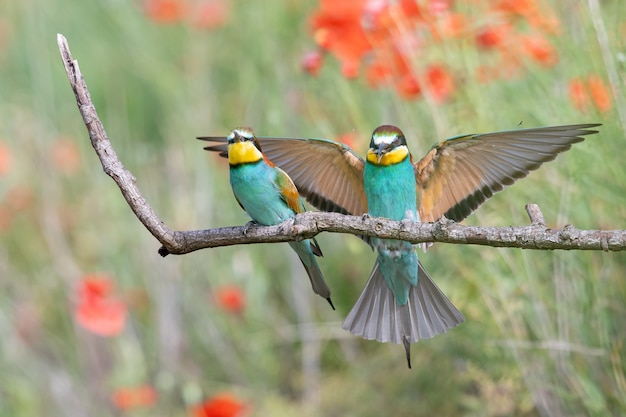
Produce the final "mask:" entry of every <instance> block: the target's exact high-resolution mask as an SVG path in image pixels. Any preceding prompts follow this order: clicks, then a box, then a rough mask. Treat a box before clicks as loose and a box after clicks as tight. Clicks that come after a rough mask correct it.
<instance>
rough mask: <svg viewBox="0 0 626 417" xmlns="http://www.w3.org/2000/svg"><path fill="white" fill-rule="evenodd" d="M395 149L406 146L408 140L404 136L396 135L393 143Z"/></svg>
mask: <svg viewBox="0 0 626 417" xmlns="http://www.w3.org/2000/svg"><path fill="white" fill-rule="evenodd" d="M392 145H393V147H394V148H395V147H396V146H401V145H406V139H405V138H404V135H400V134H399V135H396V136H395V137H394V138H393V143H392Z"/></svg>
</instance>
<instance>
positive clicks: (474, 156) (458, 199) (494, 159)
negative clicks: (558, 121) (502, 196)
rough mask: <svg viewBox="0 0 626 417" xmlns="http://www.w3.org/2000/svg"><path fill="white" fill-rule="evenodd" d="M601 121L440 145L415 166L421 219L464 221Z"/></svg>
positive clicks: (462, 138)
mask: <svg viewBox="0 0 626 417" xmlns="http://www.w3.org/2000/svg"><path fill="white" fill-rule="evenodd" d="M595 126H599V125H597V124H580V125H567V126H550V127H541V128H533V129H521V130H511V131H503V132H495V133H486V134H478V135H464V136H458V137H455V138H451V139H448V140H446V141H443V142H440V143H438V144H436V145H435V146H434V147H433V148H432V149H431V150H430V151H429V152H428V153H427V154H426V156H425V157H424V158H422V159H421V160H420V161H418V162H416V163H415V164H414V166H415V176H416V180H417V188H418V189H417V192H418V199H419V210H420V219H421V220H422V221H425V222H432V221H435V220H437V219H439V218H440V217H441V216H442V215H444V214H445V216H446V217H448V218H450V219H452V220H455V221H461V220H463V219H464V218H466V217H467V216H469V215H470V214H471V213H472V212H473V211H474V210H476V208H478V206H480V205H481V204H482V203H483V202H484V201H485V200H487V199H488V198H489V197H491V196H492V195H493V194H494V193H496V192H498V191H501V190H502V189H503V188H504V187H506V186H508V185H511V184H513V183H514V182H515V181H516V180H517V179H519V178H523V177H525V176H526V175H528V173H529V172H530V171H532V170H535V169H537V168H539V167H540V166H541V164H543V163H544V162H548V161H551V160H553V159H554V158H556V156H557V155H558V154H559V153H561V152H564V151H566V150H568V149H569V148H570V147H571V146H572V144H574V143H576V142H581V141H582V140H583V139H584V138H583V136H584V135H589V134H592V133H597V131H595V130H588V129H589V128H593V127H595Z"/></svg>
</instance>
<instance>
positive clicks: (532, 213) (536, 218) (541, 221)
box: [525, 203, 546, 227]
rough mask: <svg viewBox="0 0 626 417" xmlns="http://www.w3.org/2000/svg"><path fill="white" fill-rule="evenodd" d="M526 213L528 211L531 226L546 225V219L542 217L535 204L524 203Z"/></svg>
mask: <svg viewBox="0 0 626 417" xmlns="http://www.w3.org/2000/svg"><path fill="white" fill-rule="evenodd" d="M525 208H526V213H528V217H529V218H530V224H532V225H533V226H544V227H545V225H546V220H545V218H544V217H543V213H542V212H541V209H540V208H539V206H538V205H537V204H533V203H529V204H526V207H525Z"/></svg>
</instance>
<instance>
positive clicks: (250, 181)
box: [230, 160, 294, 225]
mask: <svg viewBox="0 0 626 417" xmlns="http://www.w3.org/2000/svg"><path fill="white" fill-rule="evenodd" d="M230 185H231V187H232V189H233V193H234V194H235V197H237V200H239V202H240V203H241V205H242V206H243V208H244V210H246V213H248V215H249V216H250V217H252V220H254V221H255V222H257V223H259V224H262V225H273V224H278V223H280V222H283V221H285V220H287V219H288V218H290V217H293V215H294V212H293V210H291V209H290V208H289V207H288V206H287V204H286V203H285V201H284V200H283V199H282V195H281V190H280V189H279V187H278V185H277V184H276V172H275V171H274V169H273V168H272V167H270V166H268V165H267V164H266V163H265V162H264V161H263V160H261V161H259V162H256V163H248V164H241V165H237V166H232V167H231V168H230Z"/></svg>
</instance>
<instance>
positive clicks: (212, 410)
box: [191, 393, 248, 417]
mask: <svg viewBox="0 0 626 417" xmlns="http://www.w3.org/2000/svg"><path fill="white" fill-rule="evenodd" d="M247 408H248V407H247V406H246V405H245V404H244V403H243V402H241V401H239V399H237V397H235V396H234V395H232V394H228V393H224V394H217V395H215V396H214V397H212V398H209V399H207V400H206V401H204V402H203V403H200V404H198V405H196V406H195V407H193V408H192V409H191V414H192V415H193V417H240V416H243V415H244V414H245V413H246V411H247Z"/></svg>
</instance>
